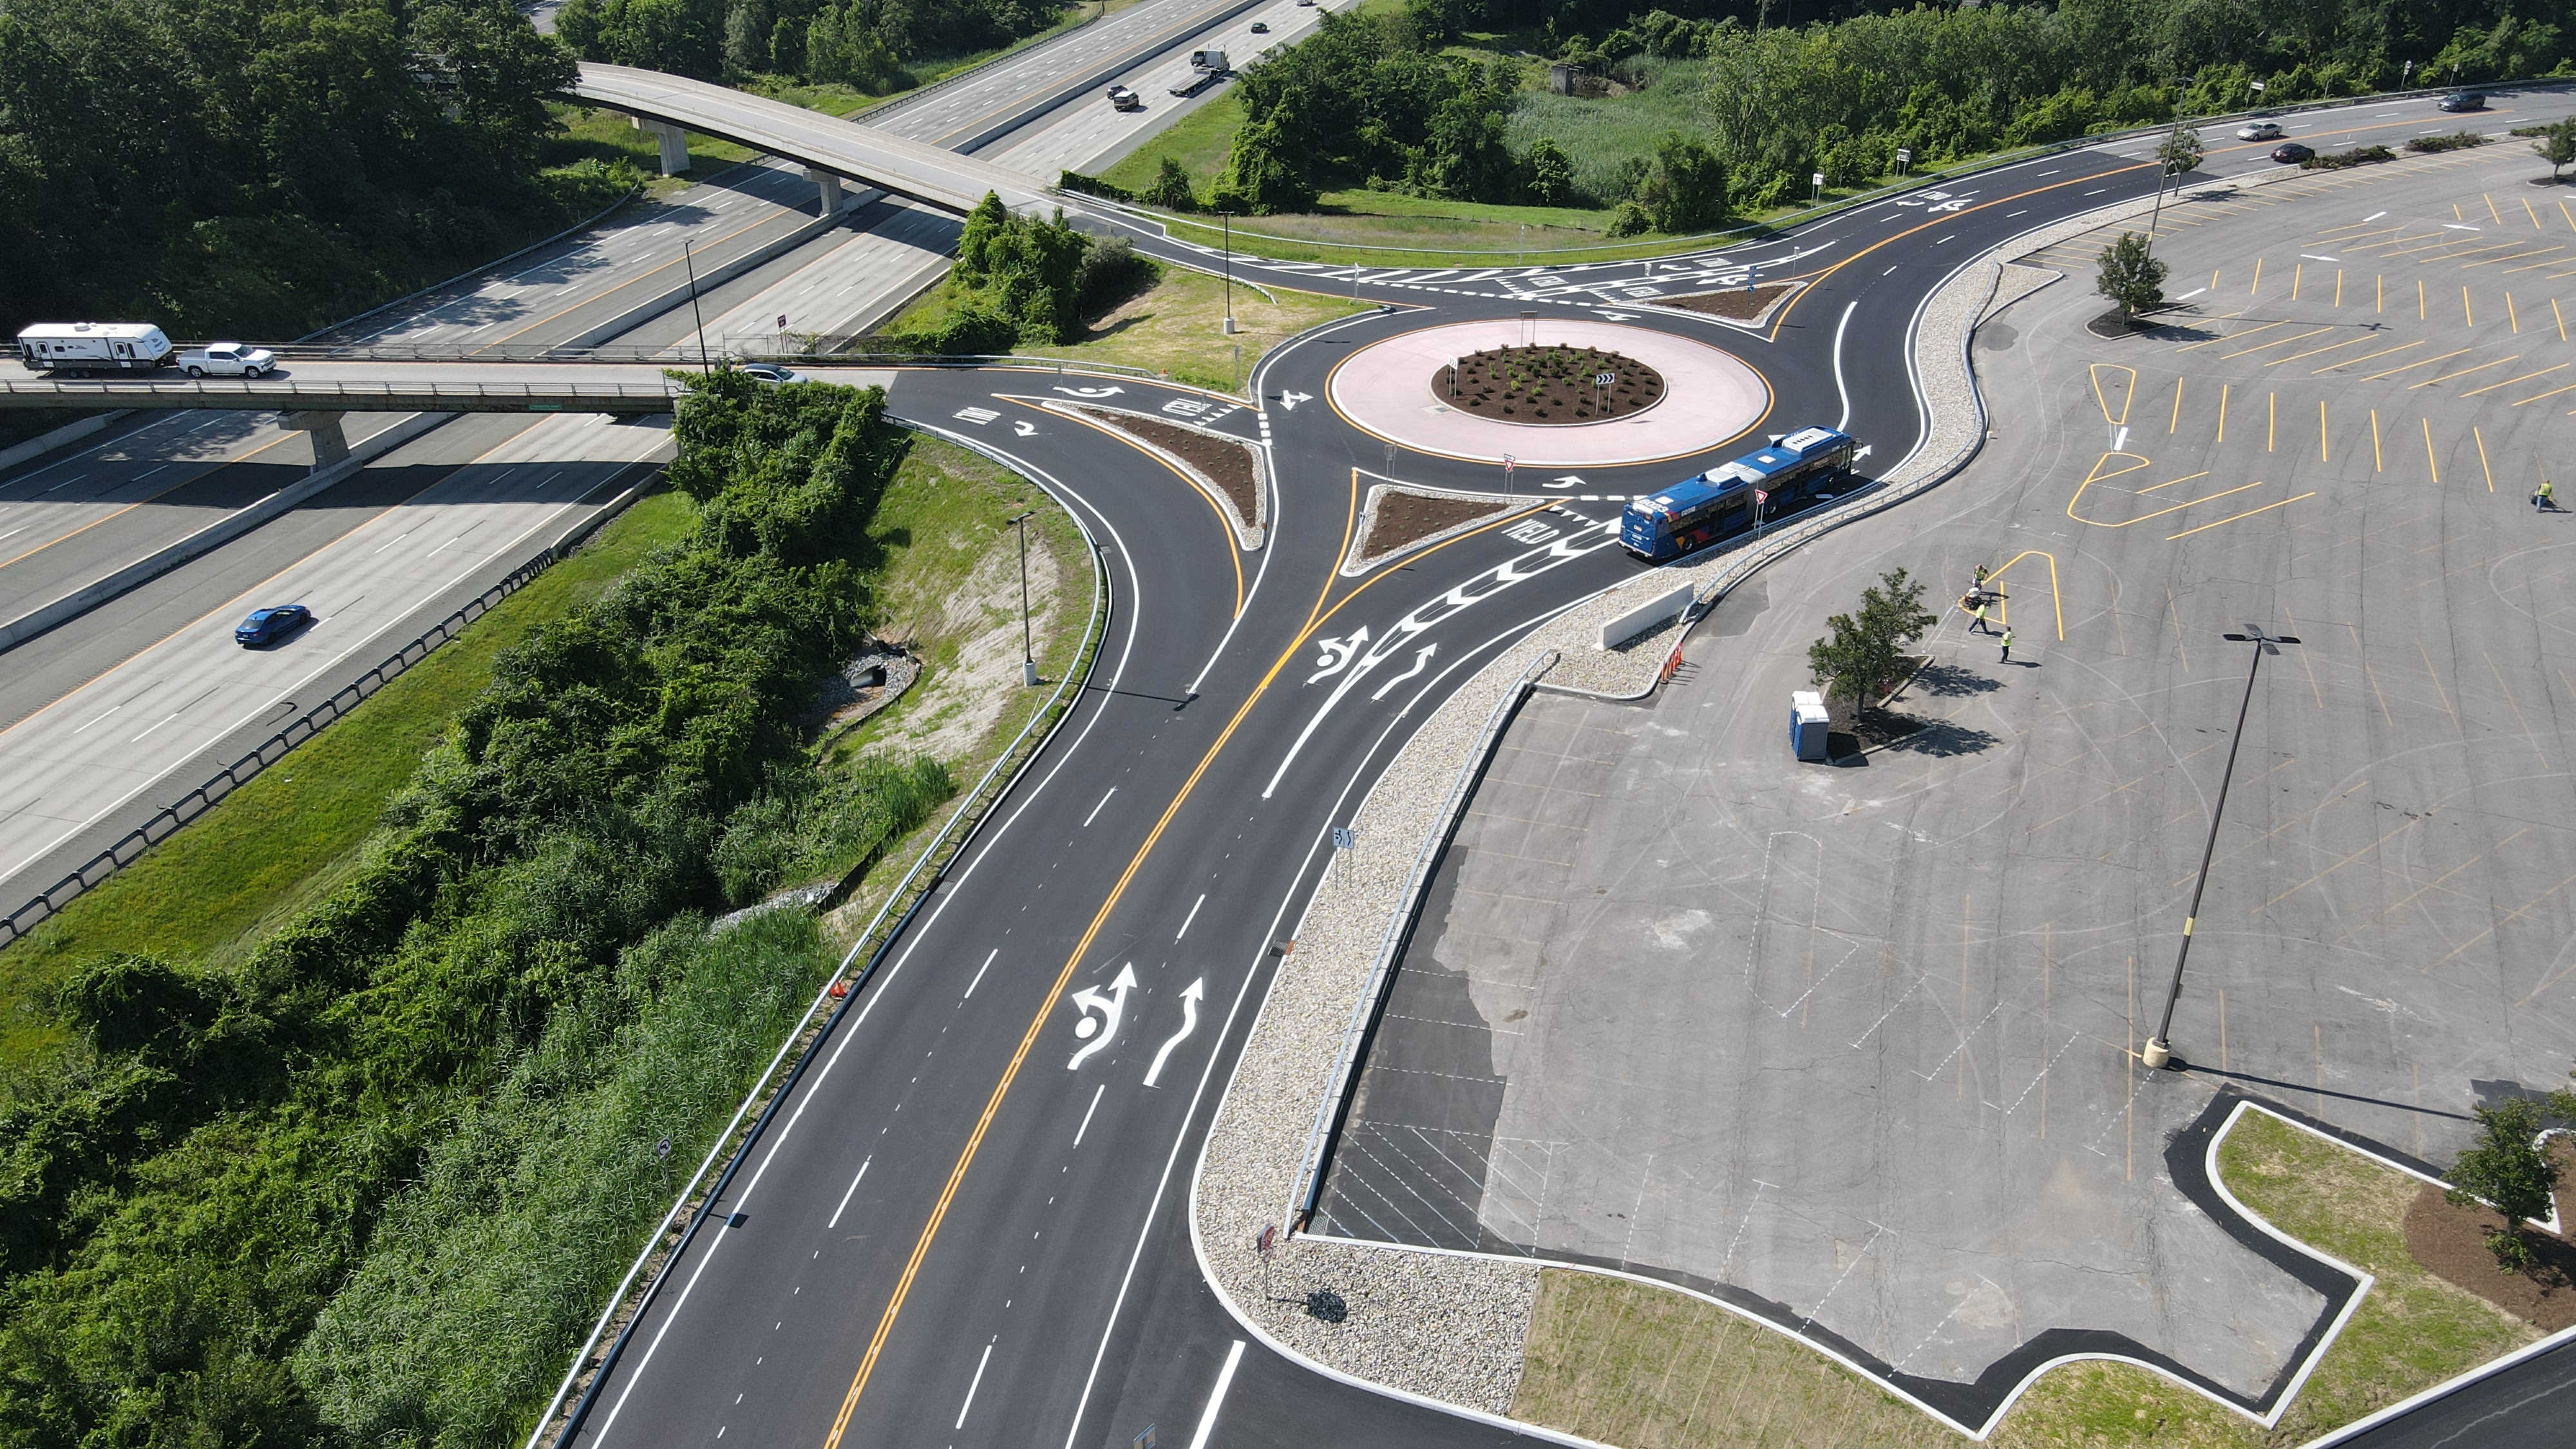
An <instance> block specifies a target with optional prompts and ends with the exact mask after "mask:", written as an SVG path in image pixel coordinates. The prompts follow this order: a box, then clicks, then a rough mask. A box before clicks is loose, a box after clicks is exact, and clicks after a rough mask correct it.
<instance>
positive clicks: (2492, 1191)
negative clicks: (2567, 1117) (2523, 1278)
mask: <svg viewBox="0 0 2576 1449" xmlns="http://www.w3.org/2000/svg"><path fill="white" fill-rule="evenodd" d="M2477 1114H2478V1127H2479V1131H2478V1140H2477V1143H2476V1144H2475V1145H2474V1146H2472V1147H2470V1148H2469V1149H2468V1150H2467V1151H2465V1152H2462V1153H2461V1154H2460V1155H2459V1157H2458V1158H2456V1159H2455V1160H2453V1162H2452V1163H2451V1187H2450V1191H2449V1192H2448V1193H2447V1194H2445V1195H2446V1196H2448V1197H2449V1198H2450V1200H2451V1204H2452V1206H2454V1207H2471V1206H2484V1207H2488V1208H2491V1209H2493V1210H2494V1211H2495V1212H2496V1214H2497V1215H2498V1216H2499V1217H2501V1218H2503V1219H2504V1225H2503V1226H2502V1227H2496V1228H2489V1229H2488V1230H2487V1251H2488V1252H2491V1253H2493V1254H2495V1260H2496V1271H2497V1272H2500V1273H2519V1272H2522V1271H2524V1270H2526V1269H2528V1268H2529V1267H2531V1265H2532V1262H2533V1257H2532V1252H2531V1244H2530V1243H2529V1241H2527V1240H2526V1239H2525V1238H2524V1237H2523V1235H2522V1222H2523V1219H2525V1218H2541V1217H2547V1216H2548V1215H2549V1212H2550V1208H2551V1206H2552V1204H2551V1200H2550V1194H2551V1192H2552V1190H2553V1189H2555V1188H2556V1187H2557V1186H2558V1164H2557V1163H2555V1162H2553V1161H2551V1160H2550V1158H2549V1154H2548V1153H2546V1152H2543V1151H2542V1150H2541V1147H2540V1129H2541V1127H2542V1126H2543V1125H2544V1124H2545V1122H2546V1120H2547V1115H2548V1114H2547V1109H2546V1108H2545V1107H2544V1106H2543V1105H2542V1104H2541V1103H2539V1102H2536V1101H2533V1100H2532V1099H2530V1098H2528V1097H2511V1098H2508V1099H2506V1100H2505V1101H2504V1102H2503V1103H2501V1104H2499V1105H2497V1106H2494V1107H2480V1108H2478V1109H2477Z"/></svg>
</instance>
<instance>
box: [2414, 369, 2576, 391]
mask: <svg viewBox="0 0 2576 1449" xmlns="http://www.w3.org/2000/svg"><path fill="white" fill-rule="evenodd" d="M2568 365H2569V364H2567V363H2564V362H2562V363H2560V364H2558V366H2557V367H2544V368H2542V369H2541V370H2539V371H2538V372H2526V373H2524V374H2523V375H2522V376H2520V377H2508V378H2506V379H2505V380H2504V381H2502V382H2491V383H2488V384H2487V385H2486V386H2484V387H2473V388H2471V389H2469V390H2468V391H2467V392H2464V393H2462V394H2460V396H2462V397H2476V396H2477V395H2478V394H2479V393H2482V392H2493V391H2495V390H2496V389H2497V388H2500V387H2511V386H2513V385H2514V384H2515V383H2517V382H2529V381H2531V380H2532V379H2533V378H2535V377H2547V376H2548V375H2549V374H2551V373H2553V372H2557V371H2559V370H2560V369H2562V368H2565V367H2567V366H2568ZM2409 391H2412V389H2409Z"/></svg>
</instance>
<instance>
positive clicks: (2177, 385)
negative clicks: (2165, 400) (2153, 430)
mask: <svg viewBox="0 0 2576 1449" xmlns="http://www.w3.org/2000/svg"><path fill="white" fill-rule="evenodd" d="M2181 426H2182V379H2181V378H2179V377H2177V378H2175V379H2174V405H2173V417H2172V418H2170V419H2168V420H2167V421H2166V423H2165V436H2166V437H2168V438H2170V437H2172V436H2173V435H2174V430H2175V429H2177V428H2179V427H2181Z"/></svg>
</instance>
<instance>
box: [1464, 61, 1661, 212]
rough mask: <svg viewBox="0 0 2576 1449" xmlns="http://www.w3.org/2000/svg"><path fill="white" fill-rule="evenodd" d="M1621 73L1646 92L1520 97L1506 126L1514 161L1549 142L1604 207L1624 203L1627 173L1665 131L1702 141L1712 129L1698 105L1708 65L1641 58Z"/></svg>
mask: <svg viewBox="0 0 2576 1449" xmlns="http://www.w3.org/2000/svg"><path fill="white" fill-rule="evenodd" d="M1620 70H1621V73H1622V74H1623V75H1633V76H1634V77H1635V79H1636V80H1637V81H1638V82H1639V83H1640V84H1642V85H1643V87H1644V89H1642V90H1638V91H1636V92H1634V93H1632V94H1629V95H1623V96H1607V97H1603V98H1601V99H1599V100H1587V99H1584V98H1581V97H1577V96H1560V95H1556V94H1553V93H1552V92H1548V91H1525V92H1523V93H1522V94H1521V96H1520V99H1519V100H1518V101H1517V102H1515V103H1514V104H1513V106H1512V113H1511V115H1510V117H1509V118H1508V120H1507V121H1506V122H1505V125H1506V127H1507V130H1506V135H1507V136H1508V138H1509V145H1510V146H1511V148H1512V153H1513V154H1514V155H1521V156H1525V155H1527V154H1529V149H1530V147H1532V146H1534V145H1536V144H1537V143H1538V142H1539V141H1541V140H1549V141H1554V142H1555V143H1556V144H1557V145H1559V146H1561V147H1563V148H1564V150H1565V154H1566V155H1567V156H1568V157H1570V158H1572V159H1573V162H1574V184H1575V185H1576V186H1578V187H1580V188H1582V190H1583V191H1584V193H1585V194H1586V195H1588V196H1589V197H1591V198H1592V199H1593V200H1594V201H1595V202H1597V203H1599V204H1601V205H1604V206H1607V205H1612V204H1615V203H1617V202H1618V201H1620V200H1622V199H1624V198H1625V197H1626V195H1627V192H1628V187H1629V184H1630V183H1629V180H1628V175H1627V168H1628V167H1630V166H1631V164H1632V163H1637V162H1643V161H1645V160H1646V159H1648V158H1649V157H1651V156H1653V154H1654V151H1655V143H1656V142H1657V141H1660V140H1662V139H1663V138H1664V136H1665V134H1666V133H1668V132H1672V131H1679V132H1681V133H1682V134H1683V135H1686V136H1694V137H1698V138H1700V139H1703V140H1705V139H1707V137H1708V131H1709V127H1708V120H1707V116H1706V114H1705V108H1704V105H1703V102H1702V99H1701V96H1702V92H1703V91H1704V89H1705V88H1706V86H1707V83H1708V73H1709V65H1708V63H1707V62H1706V61H1698V60H1659V59H1656V58H1654V57H1651V56H1640V57H1637V58H1636V59H1635V60H1632V61H1630V62H1628V63H1626V64H1625V65H1622V66H1621V67H1620Z"/></svg>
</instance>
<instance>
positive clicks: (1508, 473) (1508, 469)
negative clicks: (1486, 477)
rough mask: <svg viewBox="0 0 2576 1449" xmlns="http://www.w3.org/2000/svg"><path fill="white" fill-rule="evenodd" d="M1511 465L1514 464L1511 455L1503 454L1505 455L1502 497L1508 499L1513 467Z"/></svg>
mask: <svg viewBox="0 0 2576 1449" xmlns="http://www.w3.org/2000/svg"><path fill="white" fill-rule="evenodd" d="M1513 463H1514V459H1513V457H1512V455H1511V454H1509V453H1505V454H1504V455H1503V493H1504V496H1506V497H1509V496H1510V494H1511V491H1512V466H1513Z"/></svg>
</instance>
